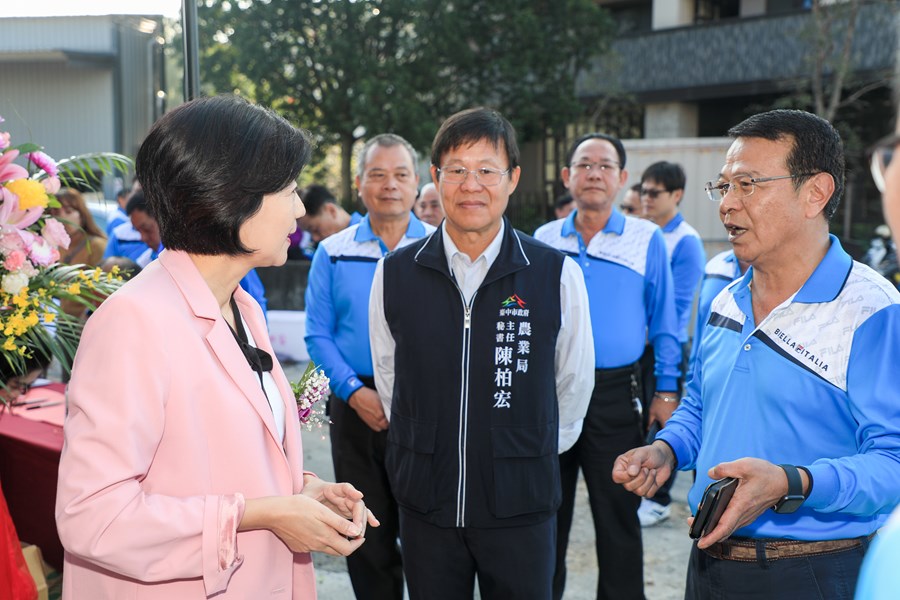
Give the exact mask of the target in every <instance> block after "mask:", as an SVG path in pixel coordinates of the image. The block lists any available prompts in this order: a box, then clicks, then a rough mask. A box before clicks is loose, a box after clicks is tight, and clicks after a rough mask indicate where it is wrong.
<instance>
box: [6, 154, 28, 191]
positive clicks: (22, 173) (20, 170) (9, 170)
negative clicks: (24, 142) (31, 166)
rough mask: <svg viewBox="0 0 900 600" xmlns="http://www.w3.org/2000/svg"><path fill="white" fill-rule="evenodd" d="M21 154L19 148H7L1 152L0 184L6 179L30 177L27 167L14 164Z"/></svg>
mask: <svg viewBox="0 0 900 600" xmlns="http://www.w3.org/2000/svg"><path fill="white" fill-rule="evenodd" d="M18 156H19V151H18V150H7V151H6V152H4V153H3V154H0V184H2V183H3V182H4V181H12V180H13V179H25V178H26V177H28V171H26V170H25V167H22V166H19V165H15V164H13V161H14V160H16V157H18Z"/></svg>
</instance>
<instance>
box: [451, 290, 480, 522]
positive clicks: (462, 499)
mask: <svg viewBox="0 0 900 600" xmlns="http://www.w3.org/2000/svg"><path fill="white" fill-rule="evenodd" d="M453 283H454V285H456V289H457V290H458V291H459V297H460V300H462V304H463V340H462V357H461V358H462V365H461V369H460V371H461V373H462V381H461V382H460V390H459V395H460V398H459V439H458V446H457V460H458V461H459V480H458V481H457V489H456V526H457V527H465V526H466V478H467V476H468V470H467V465H466V444H467V436H468V431H469V427H468V421H469V357H470V355H471V345H472V304H474V302H475V296H477V295H478V292H477V291H476V292H475V293H474V294H472V298H471V299H470V300H469V302H468V304H467V303H466V298H465V296H463V293H462V290H461V289H460V288H459V285H458V284H456V281H454V282H453Z"/></svg>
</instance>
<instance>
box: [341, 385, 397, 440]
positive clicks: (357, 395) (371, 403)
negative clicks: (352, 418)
mask: <svg viewBox="0 0 900 600" xmlns="http://www.w3.org/2000/svg"><path fill="white" fill-rule="evenodd" d="M347 404H349V405H350V408H352V409H353V410H355V411H356V414H358V415H359V418H360V419H362V420H363V421H365V423H366V425H368V426H369V428H370V429H372V430H373V431H384V430H385V429H387V428H388V420H387V418H386V417H385V416H384V407H383V406H382V405H381V398H379V397H378V392H376V391H375V390H373V389H372V388H369V387H365V386H363V387H361V388H359V389H358V390H356V391H355V392H353V393H352V394H350V398H349V399H348V400H347Z"/></svg>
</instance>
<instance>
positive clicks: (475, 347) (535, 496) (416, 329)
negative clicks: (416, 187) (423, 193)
mask: <svg viewBox="0 0 900 600" xmlns="http://www.w3.org/2000/svg"><path fill="white" fill-rule="evenodd" d="M442 235H443V232H442V230H441V229H438V231H436V232H435V233H434V234H433V235H431V236H430V237H428V238H426V239H425V240H423V241H420V242H417V243H414V244H411V245H410V246H407V247H405V248H403V249H401V250H398V251H396V252H394V253H392V254H390V255H388V256H387V257H386V258H385V261H384V314H385V318H386V320H387V324H388V326H389V327H390V330H391V334H392V336H393V338H394V341H395V342H396V352H395V355H394V389H393V400H392V406H391V425H390V429H389V433H388V449H387V456H386V464H387V469H388V477H389V478H390V483H391V487H392V489H393V492H394V495H395V497H396V499H397V501H398V503H399V504H400V506H401V508H402V509H403V510H404V511H405V512H406V513H407V514H409V515H411V516H415V517H418V518H422V519H425V520H427V521H429V522H431V523H433V524H435V525H438V526H441V527H464V526H470V527H507V526H517V525H528V524H533V523H539V522H541V521H543V520H546V519H547V518H549V517H551V516H553V514H554V513H555V511H556V509H557V508H558V506H559V503H560V499H561V491H560V480H559V460H558V458H557V448H558V435H559V410H558V405H557V399H556V376H555V365H554V363H555V356H556V339H557V336H558V334H559V327H560V302H559V294H560V289H559V282H560V275H561V273H562V264H563V258H564V257H563V255H562V254H561V253H560V252H558V251H557V250H555V249H553V248H551V247H549V246H547V245H545V244H542V243H541V242H538V241H537V240H535V239H533V238H531V237H529V236H526V235H524V234H522V233H520V232H517V231H515V230H513V228H512V227H511V226H510V224H509V222H506V223H505V228H504V235H503V239H502V245H501V250H500V254H499V256H498V257H497V259H496V260H495V261H494V264H493V265H491V268H490V270H489V271H488V273H487V276H486V277H485V280H484V282H483V283H482V284H481V287H480V288H479V289H478V291H477V292H476V293H475V295H474V297H473V298H472V299H471V300H470V302H471V304H470V309H467V307H466V304H465V301H464V300H463V296H462V293H461V292H460V291H459V288H458V287H457V285H456V282H455V281H454V279H453V277H452V275H451V273H450V270H449V267H448V265H447V258H446V254H445V253H444V246H443V238H442ZM467 323H468V324H469V325H468V326H467Z"/></svg>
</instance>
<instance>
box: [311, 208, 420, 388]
mask: <svg viewBox="0 0 900 600" xmlns="http://www.w3.org/2000/svg"><path fill="white" fill-rule="evenodd" d="M433 231H434V227H432V226H431V225H427V224H425V223H422V222H421V221H419V220H418V219H417V218H416V217H415V215H412V214H411V215H410V218H409V225H407V227H406V234H405V235H404V236H403V237H402V238H401V239H400V243H399V244H397V248H402V247H403V246H406V245H407V244H410V243H412V242H413V241H415V240H417V239H420V238H422V237H425V236H426V235H429V234H431V233H432V232H433ZM387 253H388V248H387V246H385V245H384V242H382V241H381V239H380V238H379V237H378V236H376V235H375V233H374V232H373V231H372V227H371V225H370V224H369V217H368V216H366V217H363V218H362V220H361V221H360V222H359V223H358V224H356V225H351V226H350V227H347V228H346V229H344V230H343V231H339V232H338V233H335V234H334V235H332V236H329V237H327V238H325V239H324V240H322V242H321V243H320V244H319V247H318V248H316V253H315V254H314V255H313V259H312V265H311V266H310V268H309V281H308V283H307V286H306V336H305V337H304V339H305V340H306V346H307V349H308V350H309V356H310V358H311V359H312V360H313V362H315V363H316V364H317V365H319V366H320V367H322V369H324V371H325V374H326V375H327V376H328V377H329V379H331V389H332V390H333V391H334V393H335V395H336V396H337V397H338V398H340V399H341V400H344V401H345V402H346V401H347V399H348V398H350V396H351V395H352V394H353V392H355V391H356V390H358V389H359V388H361V387H362V386H363V383H362V382H361V381H360V380H359V377H360V376H362V377H372V374H373V369H372V352H371V350H370V349H369V292H370V291H371V289H372V278H373V277H374V276H375V266H376V264H377V263H378V259H380V258H381V257H383V256H384V255H385V254H387Z"/></svg>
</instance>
